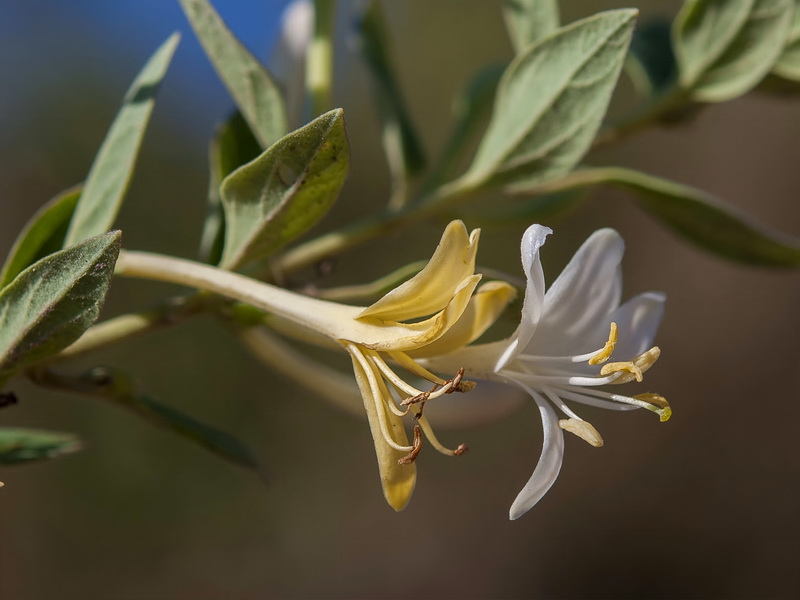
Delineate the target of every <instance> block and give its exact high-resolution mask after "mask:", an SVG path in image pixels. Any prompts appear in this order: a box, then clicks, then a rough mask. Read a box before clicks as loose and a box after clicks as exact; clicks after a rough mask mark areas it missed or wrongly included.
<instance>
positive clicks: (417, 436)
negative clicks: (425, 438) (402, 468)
mask: <svg viewBox="0 0 800 600" xmlns="http://www.w3.org/2000/svg"><path fill="white" fill-rule="evenodd" d="M413 444H414V445H413V447H412V448H411V452H409V453H408V454H406V455H405V456H404V457H403V458H401V459H398V461H397V464H398V465H410V464H411V463H413V462H414V461H415V460H417V456H418V455H419V453H420V451H421V450H422V429H420V427H419V425H414V442H413Z"/></svg>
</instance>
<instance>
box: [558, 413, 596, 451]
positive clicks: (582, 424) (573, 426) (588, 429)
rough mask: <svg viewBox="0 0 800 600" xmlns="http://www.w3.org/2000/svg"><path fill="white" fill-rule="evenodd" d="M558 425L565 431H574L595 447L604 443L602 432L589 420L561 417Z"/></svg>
mask: <svg viewBox="0 0 800 600" xmlns="http://www.w3.org/2000/svg"><path fill="white" fill-rule="evenodd" d="M558 426H559V427H561V429H563V430H564V431H569V432H570V433H574V434H575V435H577V436H578V437H579V438H581V439H582V440H583V441H585V442H587V443H588V444H589V445H591V446H594V447H595V448H600V447H601V446H602V445H603V438H602V437H601V436H600V433H599V432H598V431H597V429H595V428H594V426H592V424H591V423H589V422H588V421H584V420H583V419H561V420H560V421H559V422H558Z"/></svg>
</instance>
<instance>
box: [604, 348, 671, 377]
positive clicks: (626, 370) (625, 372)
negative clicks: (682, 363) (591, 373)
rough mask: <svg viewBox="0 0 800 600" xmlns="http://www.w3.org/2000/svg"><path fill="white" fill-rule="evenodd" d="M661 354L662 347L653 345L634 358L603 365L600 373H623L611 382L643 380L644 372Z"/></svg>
mask: <svg viewBox="0 0 800 600" xmlns="http://www.w3.org/2000/svg"><path fill="white" fill-rule="evenodd" d="M659 356H661V349H660V348H659V347H658V346H653V347H652V348H650V350H647V351H646V352H642V353H641V354H640V355H639V356H637V357H636V358H634V359H633V360H629V361H626V362H615V363H608V364H607V365H603V368H602V369H600V375H602V376H606V375H611V374H612V373H622V375H621V376H620V377H618V378H617V379H615V380H614V381H612V382H611V383H628V382H629V381H633V380H634V379H635V380H636V381H641V380H642V379H644V372H645V371H647V370H648V369H649V368H650V367H652V366H653V365H654V364H655V363H656V361H657V360H658V357H659Z"/></svg>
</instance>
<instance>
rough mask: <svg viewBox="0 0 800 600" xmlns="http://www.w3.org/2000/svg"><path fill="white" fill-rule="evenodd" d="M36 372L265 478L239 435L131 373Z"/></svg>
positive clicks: (102, 370) (98, 369)
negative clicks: (154, 392)
mask: <svg viewBox="0 0 800 600" xmlns="http://www.w3.org/2000/svg"><path fill="white" fill-rule="evenodd" d="M34 376H35V377H36V381H37V383H39V384H40V385H44V386H47V387H51V388H54V389H59V390H64V391H70V392H76V393H80V394H86V395H87V396H91V397H94V398H99V399H102V400H105V401H107V402H110V403H111V404H114V405H116V406H119V407H121V408H124V409H126V410H129V411H131V412H132V413H134V414H136V415H137V416H139V417H141V418H142V419H144V420H145V421H147V422H149V423H150V424H152V425H155V426H156V427H159V428H161V429H164V430H166V431H169V432H171V433H175V434H178V435H180V436H181V437H183V438H185V439H188V440H189V441H191V442H193V443H195V444H198V445H199V446H201V447H203V448H204V449H206V450H208V451H209V452H211V453H213V454H215V455H217V456H219V457H220V458H222V459H224V460H227V461H229V462H232V463H234V464H236V465H238V466H240V467H245V468H247V469H252V470H254V471H255V472H256V473H258V474H259V475H260V476H261V477H262V478H265V475H264V470H263V468H262V467H261V464H260V463H259V461H258V460H257V459H256V457H255V456H254V455H253V453H252V452H251V451H250V449H249V448H248V447H247V446H246V445H245V444H243V443H242V442H240V441H239V440H238V439H237V438H236V437H234V436H232V435H231V434H229V433H226V432H225V431H222V430H220V429H217V428H216V427H214V426H212V425H208V424H206V423H203V422H201V421H198V420H197V419H195V418H194V417H192V416H191V415H187V414H185V413H183V412H181V411H179V410H177V409H175V408H172V407H171V406H168V405H166V404H162V403H161V402H158V401H156V400H153V399H152V398H150V397H149V396H148V395H147V394H145V393H143V392H142V391H140V389H139V385H138V383H137V382H136V381H135V379H134V378H133V377H132V376H131V375H129V374H127V373H124V372H121V371H117V370H114V369H110V368H107V367H96V368H94V369H91V370H90V371H87V372H84V373H81V374H79V375H64V374H60V373H56V372H54V371H51V370H40V371H38V372H36V373H35V374H34Z"/></svg>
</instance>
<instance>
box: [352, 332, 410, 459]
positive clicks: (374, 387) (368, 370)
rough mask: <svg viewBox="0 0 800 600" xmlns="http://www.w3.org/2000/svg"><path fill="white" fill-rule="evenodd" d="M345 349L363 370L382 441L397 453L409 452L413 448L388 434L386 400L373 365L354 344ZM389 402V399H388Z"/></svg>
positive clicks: (384, 387) (384, 388)
mask: <svg viewBox="0 0 800 600" xmlns="http://www.w3.org/2000/svg"><path fill="white" fill-rule="evenodd" d="M346 347H347V349H348V351H350V353H351V354H352V355H353V356H355V357H356V360H358V362H359V364H360V365H361V368H362V369H363V370H364V374H365V375H366V376H367V381H368V382H369V387H370V391H371V392H372V393H371V396H372V401H373V402H374V403H375V412H376V413H377V415H378V423H379V425H380V429H381V435H382V436H383V439H384V441H385V442H386V443H387V444H388V445H389V446H391V447H392V448H394V449H395V450H397V451H399V452H411V451H412V450H413V449H414V447H413V446H402V445H400V444H398V443H397V442H395V441H394V438H392V436H391V433H390V432H389V425H388V423H387V422H386V413H385V412H384V409H385V406H386V404H387V403H386V402H385V400H386V398H385V397H384V394H382V393H381V384H382V383H383V382H380V383H378V378H377V377H375V365H374V363H373V362H371V361H369V360H367V358H366V357H365V356H364V354H363V353H362V351H361V349H360V348H359V347H358V346H356V345H355V344H347V346H346ZM383 390H384V391H386V392H387V393H388V390H387V389H386V386H383ZM389 401H390V402H391V398H389Z"/></svg>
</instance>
